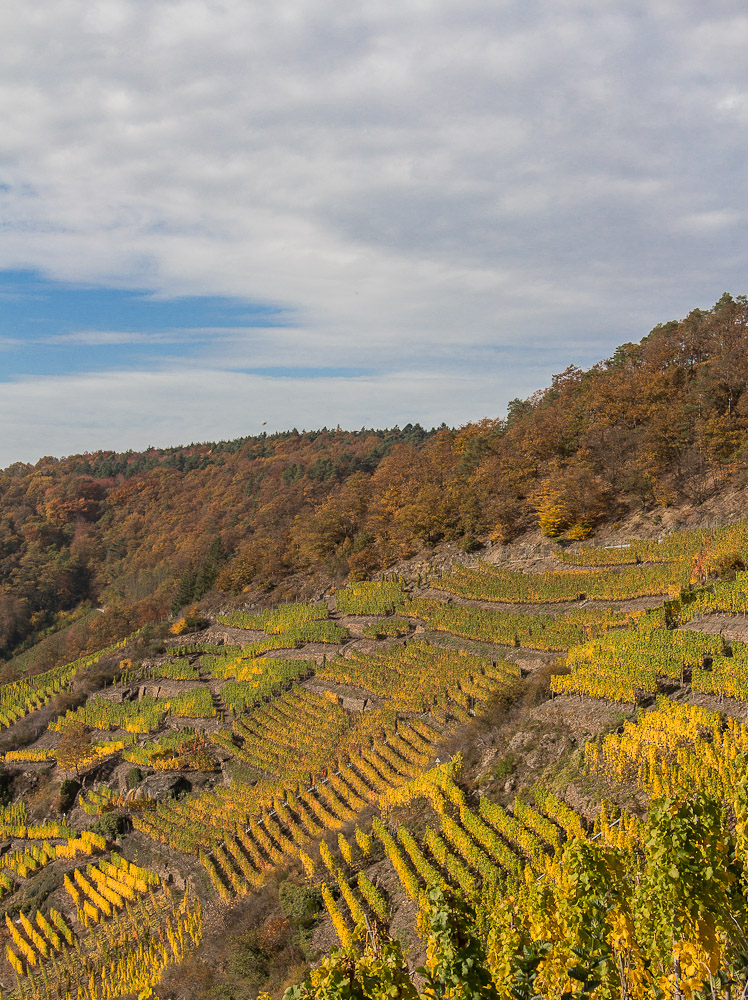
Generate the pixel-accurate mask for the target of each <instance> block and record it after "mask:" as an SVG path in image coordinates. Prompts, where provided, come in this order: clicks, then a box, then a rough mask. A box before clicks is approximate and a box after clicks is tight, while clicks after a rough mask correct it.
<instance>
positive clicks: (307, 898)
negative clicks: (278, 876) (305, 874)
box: [278, 879, 323, 927]
mask: <svg viewBox="0 0 748 1000" xmlns="http://www.w3.org/2000/svg"><path fill="white" fill-rule="evenodd" d="M278 898H279V899H280V907H281V911H282V913H283V916H284V917H287V918H288V919H289V920H290V921H291V923H293V924H295V925H296V926H297V927H309V926H311V924H313V923H314V922H315V920H316V918H317V914H318V913H319V911H320V910H321V909H322V905H323V901H322V893H321V892H320V891H319V889H317V888H309V887H307V886H304V885H299V884H298V883H297V882H292V881H291V880H290V879H287V880H286V881H285V882H281V884H280V885H279V886H278Z"/></svg>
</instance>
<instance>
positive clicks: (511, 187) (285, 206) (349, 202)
mask: <svg viewBox="0 0 748 1000" xmlns="http://www.w3.org/2000/svg"><path fill="white" fill-rule="evenodd" d="M746 48H748V14H746V12H745V10H744V5H743V3H742V2H740V0H710V2H709V3H708V4H705V3H703V0H698V2H695V0H694V2H692V0H648V2H634V0H616V2H612V0H553V2H551V0H546V2H544V3H538V2H537V0H491V2H488V0H357V2H355V3H341V2H339V0H335V2H333V0H275V2H274V3H272V4H271V3H269V2H267V0H64V2H60V0H35V2H33V3H29V0H5V2H4V3H3V4H2V5H1V6H0V76H1V78H2V82H1V83H0V122H1V123H2V125H1V127H0V466H4V465H7V464H9V463H11V462H14V461H17V460H22V461H35V460H36V459H38V458H39V457H40V456H41V455H45V454H56V455H62V454H72V453H74V452H78V451H84V450H93V449H96V448H102V447H114V448H118V449H124V448H128V447H132V448H139V447H144V446H146V445H148V444H150V443H154V444H160V445H171V444H180V443H188V442H190V441H195V440H214V439H217V438H228V437H235V436H238V435H242V434H251V433H257V432H259V431H260V430H261V429H263V426H264V428H265V429H267V430H280V429H284V428H289V427H292V426H297V427H299V428H302V427H306V428H312V427H321V426H323V425H326V426H336V425H337V424H340V425H341V426H343V427H351V428H358V427H361V426H392V425H394V424H396V423H397V424H400V425H403V424H405V423H407V422H409V421H413V422H414V421H416V420H418V421H420V422H421V423H422V424H424V425H426V426H432V425H436V424H440V423H441V422H442V421H446V422H447V423H448V424H460V423H464V422H466V421H468V420H472V419H476V418H480V417H482V416H501V415H503V414H504V412H505V408H506V403H507V401H508V400H509V399H511V398H513V397H515V396H521V397H524V396H527V395H529V394H530V393H531V392H532V391H533V390H535V389H536V388H538V387H540V386H543V385H545V384H547V383H548V381H549V379H550V376H551V374H552V373H554V372H557V371H560V370H562V369H563V368H565V367H566V365H567V364H568V363H569V362H571V361H573V362H575V363H577V364H580V365H583V366H584V365H589V364H591V363H593V362H594V361H596V360H598V359H599V358H602V357H606V356H608V355H609V354H610V353H611V352H612V351H613V349H614V348H615V346H616V345H617V344H618V343H621V342H623V341H627V340H638V339H640V338H641V337H642V336H643V335H644V334H646V333H647V332H648V331H649V330H650V329H651V328H652V326H654V325H655V324H656V323H658V322H663V321H667V320H669V319H674V318H679V317H681V316H683V315H686V314H687V313H688V312H689V311H690V310H691V309H692V308H694V307H709V306H711V305H712V304H713V303H714V302H715V301H716V300H717V299H718V298H719V297H720V295H721V294H722V293H723V292H724V291H730V292H732V293H733V294H740V293H743V292H745V291H746V284H747V283H746V280H745V277H746V268H745V265H746V259H745V240H744V233H745V223H746V218H745V206H746V191H745V177H746V171H745V153H746V149H745V136H746V135H748V98H747V96H746V93H747V88H746V73H745V52H746Z"/></svg>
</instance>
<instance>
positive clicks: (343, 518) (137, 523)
mask: <svg viewBox="0 0 748 1000" xmlns="http://www.w3.org/2000/svg"><path fill="white" fill-rule="evenodd" d="M747 312H748V306H747V305H746V300H745V297H739V298H737V299H733V298H732V297H731V296H729V295H727V294H726V295H724V296H723V297H722V298H721V299H720V301H719V302H718V303H717V304H716V305H715V306H714V308H713V309H711V310H707V311H701V310H696V311H694V312H693V313H691V314H690V315H689V316H688V317H686V319H684V320H682V321H680V322H670V323H666V324H664V325H662V326H658V327H656V328H655V329H654V330H653V331H652V332H651V333H650V334H649V335H648V336H646V337H644V339H643V340H642V341H641V342H640V343H639V344H625V345H623V346H622V347H620V348H618V350H617V351H616V352H615V353H614V355H613V356H612V357H611V358H609V359H608V360H607V361H602V362H600V363H599V364H598V365H596V366H594V367H593V368H592V369H590V370H589V371H586V372H582V371H580V370H578V369H576V368H573V367H571V368H568V369H567V370H566V371H565V372H563V373H561V374H560V375H558V376H556V377H555V378H554V379H553V384H552V385H551V386H550V387H548V388H547V389H545V390H543V391H539V392H538V393H536V394H535V395H534V396H532V397H531V398H530V399H528V400H524V401H521V400H514V401H513V402H512V403H511V404H510V406H509V413H508V417H507V419H506V420H501V419H486V420H485V421H483V422H481V423H478V424H469V425H466V426H465V427H462V428H459V429H450V428H446V427H442V428H440V429H438V430H432V431H430V432H426V431H424V430H423V429H422V428H420V427H418V426H415V427H411V426H408V427H406V428H403V429H402V430H400V429H393V430H388V431H375V430H365V429H364V430H361V431H357V432H347V431H340V430H336V431H329V430H322V431H314V432H305V433H298V432H296V431H291V432H288V433H285V434H277V435H272V436H269V437H265V436H261V437H258V438H247V439H239V440H236V441H230V442H219V443H215V444H203V445H191V446H189V447H186V448H175V449H166V450H158V449H151V450H149V451H147V452H145V453H139V454H135V453H128V454H124V455H119V454H114V453H101V452H99V453H94V454H87V455H78V456H70V457H68V458H64V459H54V458H44V459H42V460H41V461H40V462H38V463H37V464H36V465H35V466H27V465H23V464H20V463H19V464H16V465H14V466H11V467H9V468H8V469H5V470H3V471H2V472H1V473H0V526H1V527H0V540H1V542H0V656H3V657H5V658H6V659H8V658H11V657H12V656H13V655H14V654H18V653H20V652H23V651H24V650H26V649H27V648H29V647H30V646H31V645H32V644H34V643H35V642H37V641H38V640H39V639H41V638H43V637H44V636H45V634H52V633H54V640H53V641H49V642H48V643H47V644H46V646H42V647H40V648H38V649H37V651H36V654H35V657H36V660H35V662H36V664H37V666H33V665H31V666H32V667H33V669H37V668H39V669H41V668H42V667H48V666H51V665H53V664H54V663H55V662H58V661H59V660H60V659H62V658H65V657H67V658H69V659H72V658H74V657H76V656H78V655H81V654H82V653H85V652H92V651H94V650H95V649H96V648H98V647H99V646H101V645H104V644H106V643H109V642H111V641H114V640H115V639H118V638H121V637H123V636H124V635H126V634H128V633H129V632H130V631H132V630H133V629H135V628H137V627H139V626H140V625H142V624H144V623H145V622H147V621H157V620H159V619H160V618H161V617H163V616H164V614H166V613H168V612H169V611H170V610H171V609H172V608H176V607H177V606H179V605H185V604H188V603H190V602H191V601H193V600H198V599H200V598H202V597H204V596H205V595H206V594H208V593H209V592H210V591H211V590H212V589H214V588H215V587H217V588H218V590H219V591H220V592H221V593H223V594H224V595H231V594H236V595H238V594H242V593H245V592H247V590H248V589H249V591H252V592H254V593H257V594H266V595H267V596H268V598H269V599H274V600H283V599H289V598H299V597H304V596H313V595H315V594H318V593H319V592H320V591H321V590H324V588H325V587H327V586H328V585H329V584H330V582H331V581H333V582H336V583H338V584H339V583H341V582H343V581H344V580H345V579H346V578H348V577H350V578H351V579H361V578H365V577H367V576H369V575H371V574H372V573H375V572H377V571H381V570H382V569H386V568H387V567H390V566H392V565H393V564H394V563H396V562H397V561H399V560H402V559H406V558H408V557H411V556H413V555H414V554H417V553H419V552H426V553H427V554H428V553H429V552H430V551H432V550H433V548H434V547H435V546H440V545H443V544H447V543H455V544H458V545H460V546H461V547H462V548H463V549H464V550H466V551H470V550H471V549H476V548H477V547H478V546H480V545H482V544H485V543H486V542H494V543H496V544H501V543H505V542H507V541H509V540H511V539H512V538H515V537H517V536H518V535H520V534H522V533H523V532H524V531H526V530H528V529H530V528H532V527H533V526H539V527H540V529H541V530H542V532H543V533H544V534H545V535H548V536H556V535H561V536H564V537H567V538H572V539H574V538H576V539H579V538H584V537H586V536H588V535H589V534H590V533H591V532H592V531H594V530H596V529H598V528H599V526H600V525H602V524H606V523H607V524H610V523H611V522H614V521H617V520H620V519H622V518H625V517H627V516H628V515H629V514H631V512H634V511H644V512H649V511H652V510H657V511H659V512H662V511H666V510H668V509H672V508H680V507H682V506H683V505H689V506H693V505H696V506H699V505H702V504H704V503H707V502H709V501H710V500H711V499H713V498H714V497H715V496H719V495H720V494H721V493H723V492H724V491H725V490H726V489H734V490H735V489H736V490H742V489H743V488H744V486H745V483H746V441H747V439H748V393H747V392H746V387H747V378H748V337H747V336H746V315H747ZM227 599H228V598H222V600H223V601H224V603H225V601H226V600H227ZM94 607H98V608H100V609H103V612H101V613H96V614H93V613H92V608H94ZM17 666H18V671H19V672H24V671H25V670H27V669H28V668H29V666H30V664H29V662H28V660H23V661H21V663H20V664H19V665H17ZM11 676H14V674H13V672H12V669H11V671H10V672H6V677H11Z"/></svg>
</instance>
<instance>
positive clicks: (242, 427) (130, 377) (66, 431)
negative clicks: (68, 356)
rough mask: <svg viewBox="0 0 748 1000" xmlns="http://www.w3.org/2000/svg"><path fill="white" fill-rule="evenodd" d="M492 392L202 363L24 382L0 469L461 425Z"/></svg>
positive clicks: (418, 378) (410, 375) (12, 388)
mask: <svg viewBox="0 0 748 1000" xmlns="http://www.w3.org/2000/svg"><path fill="white" fill-rule="evenodd" d="M543 374H545V372H543ZM536 384H537V383H536V382H535V381H534V380H532V379H527V377H526V376H525V380H524V382H523V381H517V382H515V385H514V386H513V388H515V389H516V390H517V392H519V393H520V394H522V395H526V394H529V393H530V392H531V390H532V389H533V387H534V386H535V385H536ZM496 392H497V389H496V383H495V380H494V379H493V378H492V377H491V376H487V375H483V376H481V375H475V374H470V375H459V374H453V375H449V374H441V373H440V374H423V373H417V372H397V373H395V374H393V375H390V376H382V375H374V376H359V377H355V378H342V377H324V378H314V379H308V378H271V377H268V376H261V375H251V374H245V373H242V372H226V371H220V370H210V369H206V370H202V371H195V370H191V371H189V370H175V371H172V372H158V373H153V372H107V373H104V374H100V375H85V376H77V377H64V378H55V377H47V378H38V379H23V380H21V381H19V382H13V383H6V384H5V385H4V386H3V392H2V394H1V395H0V425H3V426H9V425H12V426H13V427H14V431H13V433H12V435H10V436H9V437H5V438H3V439H0V468H3V467H5V466H7V465H10V464H11V463H12V462H15V461H27V462H35V461H36V460H37V459H39V458H40V457H41V456H42V455H43V454H45V455H46V454H49V455H58V456H60V455H67V454H76V453H78V452H83V451H95V450H96V449H99V448H101V449H109V448H114V449H118V450H126V449H128V448H134V449H138V448H145V447H147V446H148V445H150V444H156V445H159V446H163V447H166V446H169V445H179V444H189V443H191V442H193V441H211V440H222V439H227V438H232V437H240V436H243V435H246V434H259V433H261V432H262V431H267V432H268V433H272V432H273V431H279V430H287V429H289V428H291V427H292V426H296V427H297V428H299V429H302V428H306V429H313V428H320V427H323V426H327V427H336V426H337V425H338V424H339V425H341V426H342V427H346V428H348V429H353V430H355V429H358V428H359V427H362V426H367V427H372V426H373V427H382V426H394V425H395V424H399V425H400V426H404V425H405V424H407V423H416V422H420V423H421V424H422V425H424V426H426V427H431V426H438V425H439V424H441V423H442V421H445V422H446V423H448V424H460V423H463V422H466V421H467V420H469V419H480V418H481V417H483V416H485V414H486V413H490V412H494V411H495V410H496V409H497V408H501V409H503V408H504V407H505V405H506V402H507V399H502V398H501V397H498V398H497V394H496ZM49 413H54V414H55V420H54V422H53V423H52V424H50V422H49V421H48V420H47V418H46V416H45V415H46V414H49Z"/></svg>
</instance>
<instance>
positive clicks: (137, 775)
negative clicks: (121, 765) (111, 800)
mask: <svg viewBox="0 0 748 1000" xmlns="http://www.w3.org/2000/svg"><path fill="white" fill-rule="evenodd" d="M142 780H143V772H142V771H141V770H140V768H139V767H131V768H130V770H129V771H128V772H127V778H126V781H127V787H128V788H130V789H132V788H137V787H138V785H139V784H140V782H141V781H142Z"/></svg>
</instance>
